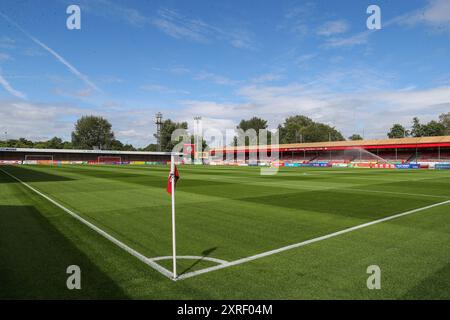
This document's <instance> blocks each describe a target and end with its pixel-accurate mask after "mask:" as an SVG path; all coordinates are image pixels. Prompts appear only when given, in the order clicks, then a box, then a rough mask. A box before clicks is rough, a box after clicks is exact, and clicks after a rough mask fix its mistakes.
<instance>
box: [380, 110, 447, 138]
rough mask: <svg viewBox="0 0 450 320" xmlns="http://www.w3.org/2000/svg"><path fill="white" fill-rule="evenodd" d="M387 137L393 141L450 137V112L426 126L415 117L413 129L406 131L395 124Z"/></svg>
mask: <svg viewBox="0 0 450 320" xmlns="http://www.w3.org/2000/svg"><path fill="white" fill-rule="evenodd" d="M387 135H388V137H389V138H391V139H394V138H406V137H434V136H447V135H450V112H447V113H443V114H441V115H440V116H439V118H438V119H437V120H431V121H430V122H428V123H424V124H422V123H420V120H419V118H418V117H414V118H413V119H412V125H411V129H406V128H405V127H404V126H402V125H401V124H399V123H395V124H394V125H392V127H391V129H390V130H389V132H388V134H387Z"/></svg>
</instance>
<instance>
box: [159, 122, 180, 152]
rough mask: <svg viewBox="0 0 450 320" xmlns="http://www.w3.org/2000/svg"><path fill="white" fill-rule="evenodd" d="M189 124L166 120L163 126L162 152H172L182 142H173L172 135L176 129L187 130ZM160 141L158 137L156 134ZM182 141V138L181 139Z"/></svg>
mask: <svg viewBox="0 0 450 320" xmlns="http://www.w3.org/2000/svg"><path fill="white" fill-rule="evenodd" d="M187 128H188V124H187V122H179V123H178V122H173V121H172V120H170V119H167V120H165V121H164V122H163V123H162V126H161V151H167V152H170V151H172V149H173V147H174V146H175V145H176V144H177V143H179V142H180V141H172V133H173V132H174V131H175V130H176V129H187ZM154 136H155V138H156V139H157V140H158V135H157V134H154ZM180 140H181V138H180Z"/></svg>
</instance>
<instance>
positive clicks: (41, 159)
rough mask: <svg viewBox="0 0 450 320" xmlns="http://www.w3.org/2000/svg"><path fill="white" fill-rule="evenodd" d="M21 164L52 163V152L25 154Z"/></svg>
mask: <svg viewBox="0 0 450 320" xmlns="http://www.w3.org/2000/svg"><path fill="white" fill-rule="evenodd" d="M23 164H53V155H52V154H26V155H25V157H24V161H23Z"/></svg>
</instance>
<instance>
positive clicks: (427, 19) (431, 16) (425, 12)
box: [402, 0, 450, 27]
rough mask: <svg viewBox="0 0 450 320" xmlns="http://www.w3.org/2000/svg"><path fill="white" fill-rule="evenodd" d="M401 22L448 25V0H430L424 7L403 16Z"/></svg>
mask: <svg viewBox="0 0 450 320" xmlns="http://www.w3.org/2000/svg"><path fill="white" fill-rule="evenodd" d="M402 23H404V24H416V23H426V24H429V25H432V26H435V27H439V26H447V27H448V26H449V25H450V1H448V0H430V1H429V4H428V5H427V6H426V7H425V8H422V9H420V10H418V11H416V12H414V13H411V14H409V15H406V16H404V18H403V19H402Z"/></svg>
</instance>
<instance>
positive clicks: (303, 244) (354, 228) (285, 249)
mask: <svg viewBox="0 0 450 320" xmlns="http://www.w3.org/2000/svg"><path fill="white" fill-rule="evenodd" d="M448 203H450V200H447V201H443V202H439V203H435V204H432V205H429V206H426V207H422V208H417V209H414V210H410V211H406V212H402V213H398V214H394V215H392V216H389V217H385V218H382V219H378V220H374V221H371V222H367V223H363V224H360V225H357V226H354V227H350V228H347V229H344V230H341V231H337V232H333V233H330V234H327V235H324V236H321V237H318V238H314V239H310V240H306V241H303V242H299V243H295V244H291V245H288V246H285V247H281V248H278V249H274V250H270V251H266V252H263V253H259V254H256V255H253V256H249V257H246V258H242V259H238V260H235V261H231V262H227V263H224V264H221V265H218V266H214V267H209V268H205V269H201V270H197V271H192V272H189V273H185V274H183V275H180V276H179V277H178V279H177V280H183V279H187V278H191V277H194V276H198V275H200V274H203V273H208V272H211V271H215V270H219V269H223V268H227V267H232V266H236V265H239V264H243V263H246V262H249V261H252V260H256V259H260V258H264V257H267V256H270V255H273V254H276V253H280V252H283V251H287V250H291V249H295V248H299V247H303V246H306V245H308V244H311V243H314V242H319V241H322V240H326V239H330V238H333V237H337V236H339V235H342V234H345V233H349V232H352V231H355V230H358V229H362V228H366V227H369V226H373V225H375V224H378V223H381V222H385V221H389V220H393V219H397V218H400V217H404V216H406V215H410V214H413V213H416V212H420V211H424V210H427V209H431V208H434V207H438V206H442V205H445V204H448Z"/></svg>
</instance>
